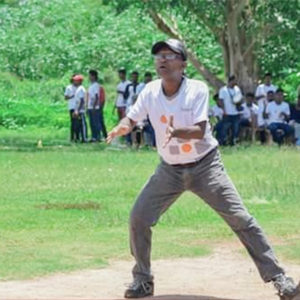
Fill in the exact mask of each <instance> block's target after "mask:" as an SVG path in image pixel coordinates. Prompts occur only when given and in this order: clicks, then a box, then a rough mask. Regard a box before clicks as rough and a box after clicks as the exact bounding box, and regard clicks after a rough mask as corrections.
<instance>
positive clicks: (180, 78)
mask: <svg viewBox="0 0 300 300" xmlns="http://www.w3.org/2000/svg"><path fill="white" fill-rule="evenodd" d="M152 54H153V55H154V57H155V67H156V71H157V73H158V75H159V77H160V78H161V79H158V80H155V81H153V82H151V83H149V84H148V85H147V86H146V87H145V89H144V90H143V91H142V92H141V93H140V94H139V97H138V100H137V102H136V103H135V105H134V106H133V108H132V109H131V110H130V112H129V113H128V114H127V116H126V117H125V118H124V119H123V120H122V121H121V122H120V124H119V125H118V126H117V127H115V128H114V129H113V130H112V131H111V132H110V133H109V134H108V138H107V142H108V143H109V142H111V141H112V139H113V138H115V137H117V136H121V135H126V134H128V133H129V132H130V131H131V130H132V128H133V127H134V126H135V124H136V123H137V122H138V121H139V120H142V119H144V118H145V117H146V116H147V115H149V118H150V121H151V123H152V125H153V127H154V130H155V134H156V140H157V150H158V153H159V155H160V156H161V163H160V165H159V166H158V168H157V170H156V172H155V173H154V175H153V176H152V177H151V178H150V180H149V181H148V183H147V184H146V186H145V187H144V188H143V190H142V192H141V194H140V195H139V196H138V199H137V201H136V203H135V205H134V207H133V210H132V212H131V217H130V246H131V252H132V255H133V256H134V258H135V260H136V264H135V266H134V268H133V277H134V281H133V284H132V285H131V286H130V287H129V288H128V289H127V290H126V292H125V297H126V298H141V297H145V296H150V295H152V294H153V291H154V283H153V276H152V274H151V270H150V254H151V226H154V225H155V224H156V223H157V222H158V220H159V217H160V216H161V215H162V214H163V213H164V212H165V211H166V210H167V209H168V208H169V207H170V206H171V205H172V203H174V201H175V200H176V199H177V198H178V197H179V196H180V195H181V194H182V193H183V192H184V191H186V190H190V191H192V192H193V193H195V194H196V195H198V196H199V197H201V198H202V199H203V200H204V201H205V202H206V203H208V204H209V205H210V206H211V207H212V208H213V209H214V210H216V211H217V212H218V213H219V214H220V216H222V217H223V218H224V220H225V221H226V222H227V223H228V225H229V226H230V227H231V228H232V229H233V230H234V232H235V233H236V234H237V235H238V237H239V238H240V240H241V242H242V243H243V244H244V245H245V247H246V248H247V250H248V252H249V254H250V255H251V257H252V259H253V260H254V262H255V263H256V265H257V267H258V269H259V272H260V274H261V276H262V278H263V280H264V281H265V282H268V281H273V282H274V284H275V286H276V288H277V290H278V291H279V293H280V294H283V295H294V294H295V293H296V292H297V289H296V287H295V284H294V283H293V281H292V279H290V278H287V277H286V276H285V275H284V271H283V269H282V268H281V267H280V266H279V265H278V262H277V260H276V258H275V256H274V254H273V251H272V249H271V247H270V245H269V244H268V242H267V239H266V237H265V235H264V233H263V232H262V230H261V228H260V227H259V225H258V224H257V222H256V221H255V220H254V219H253V217H252V216H251V215H250V214H249V213H248V211H247V210H246V208H245V207H244V205H243V203H242V200H241V198H240V196H239V194H238V192H237V191H236V189H235V187H234V185H233V184H232V182H231V180H230V179H229V177H228V175H227V173H226V172H225V170H224V166H223V163H222V162H221V159H220V154H219V151H218V150H217V144H218V143H217V141H216V140H215V139H214V138H213V136H212V134H211V130H210V126H209V123H208V102H209V95H208V87H207V86H206V84H205V83H203V82H201V81H198V80H191V79H188V78H186V77H184V70H185V68H186V65H187V63H186V59H187V53H186V50H185V48H184V45H183V44H182V43H181V42H180V41H178V40H174V39H170V40H167V41H160V42H157V43H156V44H155V45H154V46H153V47H152Z"/></svg>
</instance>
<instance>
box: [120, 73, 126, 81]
mask: <svg viewBox="0 0 300 300" xmlns="http://www.w3.org/2000/svg"><path fill="white" fill-rule="evenodd" d="M119 78H120V79H121V80H122V81H124V80H125V79H126V74H125V73H124V72H119Z"/></svg>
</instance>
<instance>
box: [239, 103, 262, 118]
mask: <svg viewBox="0 0 300 300" xmlns="http://www.w3.org/2000/svg"><path fill="white" fill-rule="evenodd" d="M242 107H243V110H242V119H247V120H251V117H252V114H253V115H256V116H257V114H258V106H257V105H256V104H255V103H252V105H251V106H250V107H249V106H247V103H243V104H242Z"/></svg>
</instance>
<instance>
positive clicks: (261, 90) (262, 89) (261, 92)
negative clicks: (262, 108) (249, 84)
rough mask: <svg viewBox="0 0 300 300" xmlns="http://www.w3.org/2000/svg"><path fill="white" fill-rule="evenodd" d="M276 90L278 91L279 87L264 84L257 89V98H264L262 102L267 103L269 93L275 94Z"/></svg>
mask: <svg viewBox="0 0 300 300" xmlns="http://www.w3.org/2000/svg"><path fill="white" fill-rule="evenodd" d="M276 90H277V86H275V85H273V84H270V85H266V84H265V83H262V84H260V85H259V86H258V87H257V88H256V92H255V97H259V96H264V97H263V98H261V99H260V100H264V101H266V100H267V94H268V92H269V91H272V92H274V93H275V92H276Z"/></svg>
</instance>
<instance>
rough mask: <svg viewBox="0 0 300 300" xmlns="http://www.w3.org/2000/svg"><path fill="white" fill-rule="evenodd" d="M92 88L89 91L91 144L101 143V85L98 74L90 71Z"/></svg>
mask: <svg viewBox="0 0 300 300" xmlns="http://www.w3.org/2000/svg"><path fill="white" fill-rule="evenodd" d="M89 79H90V83H91V85H90V87H89V89H88V115H89V119H90V128H91V133H92V137H91V140H90V142H99V141H100V138H101V136H100V130H101V123H100V95H99V93H100V84H99V83H98V72H97V71H95V70H90V71H89Z"/></svg>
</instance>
